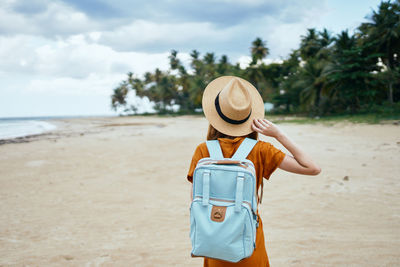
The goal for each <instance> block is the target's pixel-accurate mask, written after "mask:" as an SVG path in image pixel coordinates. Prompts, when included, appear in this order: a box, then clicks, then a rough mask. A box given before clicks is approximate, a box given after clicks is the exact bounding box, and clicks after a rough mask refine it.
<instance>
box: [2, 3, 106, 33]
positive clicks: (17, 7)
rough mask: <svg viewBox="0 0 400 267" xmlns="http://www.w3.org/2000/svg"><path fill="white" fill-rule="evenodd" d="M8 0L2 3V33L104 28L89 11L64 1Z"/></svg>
mask: <svg viewBox="0 0 400 267" xmlns="http://www.w3.org/2000/svg"><path fill="white" fill-rule="evenodd" d="M25 2H26V1H23V2H21V1H8V2H5V3H3V5H2V6H1V7H0V35H7V36H13V35H18V34H30V35H36V36H44V37H49V38H56V37H57V36H68V35H71V34H77V33H81V32H87V31H93V30H95V29H98V28H102V27H103V26H102V24H101V22H96V21H94V20H91V19H90V18H89V17H88V16H87V15H86V14H85V13H83V12H81V11H77V10H75V9H73V8H71V7H70V6H68V5H65V4H63V3H62V2H56V1H54V2H53V1H34V2H33V3H36V4H33V3H31V4H28V5H27V6H25Z"/></svg>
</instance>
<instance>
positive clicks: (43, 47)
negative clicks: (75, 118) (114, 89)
mask: <svg viewBox="0 0 400 267" xmlns="http://www.w3.org/2000/svg"><path fill="white" fill-rule="evenodd" d="M88 38H90V37H89V36H85V35H82V34H80V35H73V36H71V37H69V38H68V39H66V40H64V39H59V40H57V41H49V40H48V39H44V38H42V37H34V36H30V35H18V36H14V37H0V47H1V49H0V57H1V58H2V60H1V61H0V71H1V72H4V73H14V72H18V73H26V74H30V75H38V76H39V77H43V76H45V77H70V78H74V79H83V78H85V77H88V76H89V75H90V74H93V73H96V74H100V75H105V74H110V73H111V74H112V73H127V72H129V71H133V72H134V73H136V74H138V75H141V74H143V73H144V72H145V71H151V70H154V69H155V68H157V67H159V68H161V69H167V67H168V53H166V52H165V53H152V54H149V53H145V52H118V51H115V50H113V49H112V48H111V47H108V46H105V45H101V44H97V43H94V42H92V41H91V40H89V39H88Z"/></svg>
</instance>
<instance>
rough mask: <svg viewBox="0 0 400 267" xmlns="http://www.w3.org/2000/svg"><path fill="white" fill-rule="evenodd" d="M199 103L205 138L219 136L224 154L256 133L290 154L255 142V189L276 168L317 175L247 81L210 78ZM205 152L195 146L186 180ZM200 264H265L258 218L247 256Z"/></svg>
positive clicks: (252, 157)
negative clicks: (253, 243) (253, 245)
mask: <svg viewBox="0 0 400 267" xmlns="http://www.w3.org/2000/svg"><path fill="white" fill-rule="evenodd" d="M202 106H203V111H204V114H205V116H206V118H207V120H208V121H209V123H210V124H209V128H208V133H207V140H219V143H220V146H221V149H222V153H223V155H224V157H225V158H230V157H232V155H233V154H234V153H235V151H236V150H237V148H238V147H239V146H240V144H241V143H242V141H243V140H244V138H245V137H249V138H253V139H256V140H257V139H258V134H263V135H265V136H269V137H272V138H275V139H276V140H277V141H279V142H280V143H281V144H282V145H283V146H284V147H285V148H286V149H287V150H288V151H289V152H290V153H291V154H292V155H287V154H285V153H283V152H282V151H281V150H279V149H277V148H275V147H274V146H272V145H271V144H270V143H267V142H263V141H258V142H257V144H256V145H255V146H254V148H253V150H252V151H251V152H250V154H249V155H248V157H247V159H249V160H251V161H252V162H253V163H254V166H255V169H256V175H257V190H258V189H259V187H260V186H262V184H263V183H262V181H263V178H266V179H269V177H270V175H271V174H272V173H273V172H274V171H275V170H276V168H280V169H282V170H285V171H288V172H293V173H298V174H306V175H317V174H319V173H320V172H321V169H320V167H319V166H318V165H317V164H315V163H314V162H313V161H312V159H311V158H310V157H309V156H307V155H306V154H305V153H304V152H303V151H302V150H301V149H300V148H299V147H298V146H297V145H296V144H294V143H293V142H292V141H291V140H290V139H289V138H288V137H287V136H286V135H285V134H284V133H283V132H282V131H281V130H280V129H279V128H278V127H277V126H276V125H275V124H273V123H271V122H270V121H268V120H266V119H264V103H263V100H262V98H261V96H260V94H259V93H258V91H257V89H256V88H255V87H254V86H252V85H251V84H250V83H249V82H248V81H246V80H244V79H241V78H239V77H234V76H222V77H219V78H217V79H215V80H213V81H212V82H211V83H209V84H208V85H207V87H206V89H205V90H204V94H203V100H202ZM209 156H210V154H209V153H208V150H207V146H206V143H202V144H200V145H199V146H198V147H197V148H196V151H195V153H194V155H193V158H192V162H191V165H190V169H189V172H188V175H187V179H188V180H189V181H190V182H192V180H193V172H194V169H195V167H196V164H197V162H198V161H199V160H200V159H202V158H205V157H209ZM261 190H262V188H261ZM261 192H262V191H261ZM261 197H262V196H261ZM204 266H207V267H222V266H251V267H255V266H263V267H264V266H269V261H268V256H267V252H266V249H265V243H264V232H263V225H262V221H261V219H260V220H259V227H258V228H257V233H256V249H255V250H254V252H253V254H252V255H251V256H250V257H249V258H246V259H243V260H241V261H239V262H238V263H230V262H226V261H221V260H216V259H209V258H205V259H204Z"/></svg>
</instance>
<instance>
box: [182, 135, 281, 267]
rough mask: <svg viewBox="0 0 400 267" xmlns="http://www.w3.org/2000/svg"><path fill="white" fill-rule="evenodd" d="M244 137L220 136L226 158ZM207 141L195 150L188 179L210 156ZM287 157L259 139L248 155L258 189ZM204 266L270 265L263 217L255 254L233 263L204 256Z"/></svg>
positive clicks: (258, 231)
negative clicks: (264, 179)
mask: <svg viewBox="0 0 400 267" xmlns="http://www.w3.org/2000/svg"><path fill="white" fill-rule="evenodd" d="M243 139H244V138H243V137H236V138H235V139H228V138H218V140H219V141H220V142H219V143H220V145H221V149H222V153H223V155H224V157H225V158H230V157H232V156H233V154H234V153H235V152H236V150H237V149H238V147H239V146H240V144H241V143H242V141H243ZM209 156H210V154H209V153H208V149H207V145H206V143H205V142H204V143H201V144H200V145H198V146H197V148H196V151H195V152H194V155H193V158H192V162H191V164H190V168H189V173H188V175H187V179H188V180H189V182H192V181H193V172H194V169H195V168H196V164H197V162H198V161H199V160H200V159H202V158H206V157H209ZM284 157H285V153H283V152H282V151H281V150H279V149H277V148H275V147H274V146H273V145H271V144H270V143H267V142H263V141H258V143H257V144H256V145H255V146H254V148H253V150H252V151H251V152H250V154H249V155H248V156H247V159H249V160H251V161H252V162H253V163H254V167H255V169H256V175H257V190H258V189H259V187H260V185H261V181H262V180H261V179H263V177H264V178H266V179H269V177H270V176H271V174H272V173H273V172H274V171H275V170H276V168H277V167H278V166H279V165H280V164H281V162H282V160H283V159H284ZM204 266H205V267H229V266H235V267H240V266H242V267H244V266H251V267H257V266H260V267H261V266H262V267H265V266H269V261H268V256H267V251H266V249H265V242H264V231H263V225H262V221H261V218H260V217H259V227H258V228H257V233H256V249H255V250H254V252H253V254H252V255H251V256H250V257H249V258H246V259H243V260H241V261H240V262H237V263H231V262H226V261H220V260H215V259H210V258H204Z"/></svg>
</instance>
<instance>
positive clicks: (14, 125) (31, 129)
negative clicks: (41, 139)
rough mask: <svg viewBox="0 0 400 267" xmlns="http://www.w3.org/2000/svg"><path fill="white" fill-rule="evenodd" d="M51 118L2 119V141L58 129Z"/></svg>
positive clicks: (0, 119)
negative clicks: (49, 120)
mask: <svg viewBox="0 0 400 267" xmlns="http://www.w3.org/2000/svg"><path fill="white" fill-rule="evenodd" d="M48 119H50V117H27V118H0V140H1V139H10V138H15V137H22V136H27V135H32V134H40V133H44V132H47V131H51V130H54V129H55V128H57V126H55V125H54V124H52V123H50V122H48V121H46V120H48Z"/></svg>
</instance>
